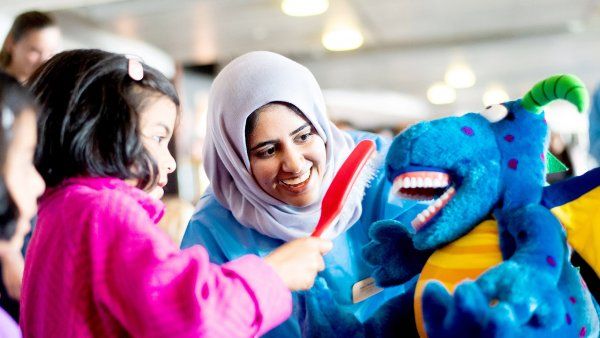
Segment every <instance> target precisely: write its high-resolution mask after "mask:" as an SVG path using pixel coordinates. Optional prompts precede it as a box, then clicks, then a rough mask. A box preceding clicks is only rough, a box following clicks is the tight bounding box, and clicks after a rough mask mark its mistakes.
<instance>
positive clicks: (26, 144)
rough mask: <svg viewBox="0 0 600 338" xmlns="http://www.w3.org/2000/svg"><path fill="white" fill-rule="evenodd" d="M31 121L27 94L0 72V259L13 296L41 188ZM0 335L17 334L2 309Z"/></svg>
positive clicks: (13, 80)
mask: <svg viewBox="0 0 600 338" xmlns="http://www.w3.org/2000/svg"><path fill="white" fill-rule="evenodd" d="M35 120H36V115H35V109H34V105H33V100H32V98H31V97H30V95H29V94H28V93H27V91H26V90H25V89H24V88H22V87H21V85H20V84H19V83H18V82H17V80H15V79H14V78H12V77H10V76H9V75H7V74H5V73H2V72H0V121H1V123H0V166H1V167H2V171H1V177H0V260H1V261H2V267H3V269H4V271H3V277H4V278H5V281H8V282H5V284H6V285H7V286H8V288H9V290H12V292H11V293H12V294H16V295H17V296H18V294H19V293H20V289H21V278H22V276H23V256H22V255H21V246H22V245H23V238H24V237H25V234H27V232H28V231H29V222H30V220H31V219H32V218H33V216H35V213H36V210H37V198H38V197H39V196H40V195H41V194H42V192H43V191H44V181H43V180H42V178H41V177H40V174H39V173H38V172H37V171H36V170H35V167H34V166H33V153H34V150H35V143H36V138H37V136H36V123H35ZM3 298H6V296H5V297H3ZM0 336H1V337H20V336H21V334H20V331H19V329H18V327H17V324H16V323H15V322H14V321H13V320H12V319H11V318H10V317H9V316H8V314H7V313H6V312H4V311H3V310H2V309H0Z"/></svg>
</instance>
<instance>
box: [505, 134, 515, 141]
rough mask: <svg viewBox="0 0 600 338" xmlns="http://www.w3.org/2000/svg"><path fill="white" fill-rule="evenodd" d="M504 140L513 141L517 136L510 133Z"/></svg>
mask: <svg viewBox="0 0 600 338" xmlns="http://www.w3.org/2000/svg"><path fill="white" fill-rule="evenodd" d="M504 140H506V142H512V141H514V140H515V137H514V136H512V135H511V134H508V135H506V136H504Z"/></svg>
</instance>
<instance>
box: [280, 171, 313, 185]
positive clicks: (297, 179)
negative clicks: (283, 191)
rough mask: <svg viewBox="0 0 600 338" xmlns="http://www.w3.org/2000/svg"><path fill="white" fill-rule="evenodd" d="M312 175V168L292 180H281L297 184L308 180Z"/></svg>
mask: <svg viewBox="0 0 600 338" xmlns="http://www.w3.org/2000/svg"><path fill="white" fill-rule="evenodd" d="M309 177H310V170H307V171H306V172H305V173H304V174H302V176H300V177H296V178H294V179H290V180H281V181H282V182H283V183H285V184H287V185H296V184H300V183H302V182H304V181H306V180H307V179H308V178H309Z"/></svg>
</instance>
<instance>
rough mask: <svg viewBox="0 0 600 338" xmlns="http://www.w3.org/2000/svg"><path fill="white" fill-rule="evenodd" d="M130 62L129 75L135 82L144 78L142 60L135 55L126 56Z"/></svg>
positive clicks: (128, 66)
mask: <svg viewBox="0 0 600 338" xmlns="http://www.w3.org/2000/svg"><path fill="white" fill-rule="evenodd" d="M125 57H126V58H127V59H128V60H129V61H128V63H127V74H129V77H131V78H132V79H134V80H135V81H139V80H141V79H143V78H144V66H142V58H140V57H139V56H135V55H125Z"/></svg>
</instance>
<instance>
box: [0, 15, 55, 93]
mask: <svg viewBox="0 0 600 338" xmlns="http://www.w3.org/2000/svg"><path fill="white" fill-rule="evenodd" d="M60 40H61V37H60V30H59V29H58V27H57V26H56V22H55V21H54V19H53V18H52V17H50V16H49V15H47V14H45V13H41V12H37V11H31V12H25V13H22V14H20V15H19V16H17V18H16V19H15V21H14V22H13V25H12V27H11V28H10V30H9V32H8V35H7V36H6V38H5V40H4V44H2V50H1V51H0V68H1V69H4V71H6V72H7V73H9V74H10V75H12V76H14V77H15V78H17V79H18V80H19V81H20V82H21V83H23V82H25V81H26V80H27V79H28V78H29V77H30V76H31V74H33V72H34V71H35V70H36V69H37V68H38V67H39V66H40V65H41V64H42V63H44V62H45V61H46V60H48V59H49V58H50V57H51V56H52V55H54V53H56V51H57V50H58V48H59V45H60Z"/></svg>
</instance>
